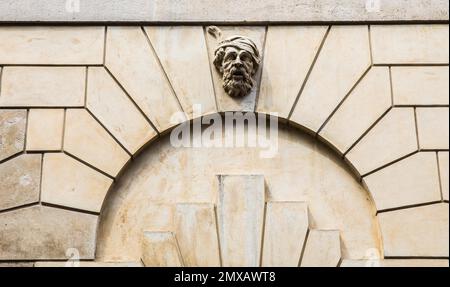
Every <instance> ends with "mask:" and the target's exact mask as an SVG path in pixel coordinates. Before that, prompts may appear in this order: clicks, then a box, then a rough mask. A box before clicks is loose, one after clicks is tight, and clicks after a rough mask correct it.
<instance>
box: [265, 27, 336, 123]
mask: <svg viewBox="0 0 450 287" xmlns="http://www.w3.org/2000/svg"><path fill="white" fill-rule="evenodd" d="M327 28H328V27H327V26H306V27H305V26H270V27H269V28H268V30H267V39H266V45H265V57H264V63H263V72H262V78H261V91H260V93H259V99H258V109H257V110H258V112H264V113H270V112H277V113H278V114H279V115H280V116H281V117H283V118H287V117H288V116H289V113H290V111H291V109H292V106H293V105H294V102H295V99H296V98H297V95H298V93H299V92H300V89H301V86H302V84H303V82H304V81H305V78H306V75H307V73H308V71H309V69H310V67H311V65H312V63H313V60H314V57H315V56H316V54H317V51H318V49H319V47H320V44H321V43H322V40H323V38H324V36H325V32H326V31H327ZM299 51H301V52H300V53H299Z"/></svg>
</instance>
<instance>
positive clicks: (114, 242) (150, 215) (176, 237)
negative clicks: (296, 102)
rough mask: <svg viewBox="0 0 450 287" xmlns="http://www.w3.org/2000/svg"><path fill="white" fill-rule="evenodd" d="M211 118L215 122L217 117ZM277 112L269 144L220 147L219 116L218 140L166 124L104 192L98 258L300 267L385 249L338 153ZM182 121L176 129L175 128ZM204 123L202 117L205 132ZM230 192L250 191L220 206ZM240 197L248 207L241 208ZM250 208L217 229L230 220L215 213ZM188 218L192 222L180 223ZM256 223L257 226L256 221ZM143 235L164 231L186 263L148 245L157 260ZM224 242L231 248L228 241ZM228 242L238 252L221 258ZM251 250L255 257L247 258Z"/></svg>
mask: <svg viewBox="0 0 450 287" xmlns="http://www.w3.org/2000/svg"><path fill="white" fill-rule="evenodd" d="M250 114H251V115H254V114H253V113H250ZM262 116H263V117H264V119H266V118H265V115H262ZM226 117H227V115H222V117H221V116H219V117H218V118H219V120H220V119H222V118H226ZM208 118H214V119H215V120H217V117H215V116H214V115H209V116H208ZM275 119H276V123H277V126H276V128H277V129H278V127H279V130H277V134H276V135H274V134H270V136H269V137H267V138H266V137H264V140H265V141H266V142H265V143H264V144H265V146H261V145H257V146H255V147H253V146H250V147H249V146H247V145H245V146H243V147H242V146H237V147H236V145H233V146H230V147H226V146H224V143H225V142H226V138H229V137H230V134H229V133H227V132H226V128H227V126H226V125H225V122H226V119H225V120H221V124H219V125H220V126H221V127H222V123H223V126H224V129H223V130H220V131H219V132H223V134H220V135H217V134H214V136H215V138H216V139H219V141H220V142H221V143H222V144H221V145H219V146H217V147H214V146H213V147H211V146H204V145H198V146H197V147H194V146H192V145H190V146H189V147H175V146H173V145H174V142H173V141H172V139H171V135H170V132H169V131H167V132H166V133H165V135H163V136H162V137H161V138H160V139H158V140H156V141H154V142H152V143H150V145H149V146H148V147H146V148H145V149H143V151H142V152H141V153H140V154H139V155H137V156H135V158H134V160H133V161H132V162H130V164H129V165H128V166H127V167H125V168H124V171H123V172H121V174H120V176H119V177H118V179H117V181H116V183H115V184H114V185H113V186H112V188H111V190H110V191H109V193H108V195H107V196H106V199H105V202H104V205H103V208H102V211H101V216H100V222H99V231H98V233H97V234H98V238H97V253H96V256H97V258H96V259H97V260H99V261H103V262H105V261H106V262H108V261H109V262H111V261H119V262H140V261H141V260H143V261H147V262H146V263H145V264H147V265H148V266H161V265H164V264H168V265H171V264H172V265H178V264H184V265H185V266H205V265H206V266H220V265H223V266H239V265H244V266H245V265H252V266H259V265H260V264H261V265H263V266H271V264H273V265H274V266H284V265H285V266H297V265H298V264H299V262H300V261H301V260H300V258H301V257H302V259H303V257H305V259H303V260H304V261H303V263H302V266H307V265H308V264H310V265H315V266H337V265H338V264H339V263H340V260H342V259H360V260H361V259H368V258H372V259H374V258H380V257H382V254H381V252H382V243H381V234H380V230H379V227H378V223H377V218H376V209H375V206H374V204H373V202H372V199H371V197H370V195H369V193H368V192H367V191H366V190H365V188H364V187H363V186H362V185H361V184H360V182H359V179H358V177H357V176H355V174H354V173H353V172H352V171H351V170H350V169H349V168H348V165H347V164H346V163H345V162H344V160H343V159H342V158H341V157H340V156H337V155H336V153H335V152H334V151H333V150H332V149H330V148H328V147H326V146H325V145H324V144H323V143H321V142H320V141H319V140H317V139H316V138H314V137H312V136H311V135H310V133H307V132H304V131H301V130H299V129H298V128H297V127H293V126H292V125H288V124H287V121H286V120H284V119H278V118H275ZM199 120H200V118H197V119H194V120H193V121H190V122H188V125H187V126H191V124H192V126H191V131H192V130H194V127H193V126H195V125H196V124H198V123H199ZM207 122H208V123H209V120H208V121H207ZM272 124H273V122H272ZM267 125H269V124H267ZM181 126H184V127H186V125H181ZM181 126H177V127H176V128H175V129H174V130H173V132H179V129H180V128H181ZM236 126H237V127H242V126H243V125H242V124H236ZM207 127H208V125H206V127H205V125H203V129H202V131H203V132H205V130H207V129H208V128H207ZM237 127H236V128H235V131H236V130H238V128H237ZM265 128H267V129H269V126H265ZM264 131H266V130H264ZM268 133H270V131H268ZM257 134H258V136H260V134H261V132H260V131H259V130H258V132H257ZM184 136H186V134H184ZM200 136H201V135H200ZM245 136H246V137H245V139H246V140H248V139H249V138H250V137H248V131H247V133H246V135H245ZM275 136H276V137H277V139H276V146H272V148H276V149H275V150H272V153H271V154H269V155H268V156H267V155H266V154H265V153H264V152H265V151H266V152H267V151H268V148H269V147H268V146H267V141H269V138H270V137H272V138H270V139H271V140H272V142H271V144H274V142H273V137H275ZM190 140H191V141H192V142H194V141H195V139H190ZM197 140H198V138H197ZM255 177H256V179H255ZM227 180H228V181H231V183H227ZM228 185H231V186H232V187H230V188H228ZM233 186H234V187H233ZM233 188H234V190H233ZM233 192H234V193H236V194H240V195H242V194H247V195H248V196H249V198H245V199H243V198H239V196H237V197H236V198H233V201H235V202H233V203H231V206H225V205H224V204H222V201H221V199H222V198H223V197H225V198H226V196H227V195H228V194H233ZM240 200H243V202H239V201H240ZM245 202H247V205H246V204H245ZM248 202H250V203H248ZM261 202H262V204H261ZM242 204H244V205H245V207H239V208H238V206H241V205H242ZM227 208H228V209H227ZM235 208H238V209H240V210H237V211H236V210H234V209H235ZM277 210H278V211H277ZM247 211H249V212H250V213H251V216H250V218H247V220H248V221H249V223H248V226H247V227H248V228H247V229H246V228H244V227H241V228H244V229H242V230H240V231H237V230H233V228H231V230H233V231H231V230H221V228H219V227H221V226H226V225H227V224H226V223H224V224H223V225H222V224H221V223H220V222H221V218H227V217H230V218H233V216H234V217H236V218H239V219H242V220H243V219H244V218H245V216H249V215H248V214H247V215H246V214H245V213H246V212H247ZM355 214H358V216H355ZM280 216H281V217H280ZM186 217H188V218H189V220H187V221H186V222H182V221H180V220H182V219H183V218H186ZM241 217H243V218H241ZM238 221H241V220H238ZM188 226H190V227H191V229H192V230H189V229H190V228H188ZM211 226H213V227H211ZM258 226H259V227H260V228H259V231H258V232H256V231H254V230H253V229H252V227H254V228H258ZM280 226H281V227H280ZM277 228H279V229H277ZM280 228H281V229H280ZM194 229H195V230H196V232H194V231H193V230H194ZM250 229H251V230H250ZM246 232H250V233H249V234H246ZM255 232H256V233H257V235H255ZM280 232H282V233H281V234H280ZM144 233H145V235H144ZM230 233H235V234H241V235H242V236H243V237H247V235H248V237H254V238H258V239H257V240H256V242H258V243H256V242H253V245H251V246H248V245H246V246H244V245H245V244H244V245H243V244H242V242H237V243H234V246H233V238H230ZM146 236H147V237H152V238H153V239H149V240H154V239H155V238H160V236H162V237H164V238H165V240H168V241H173V242H175V243H176V244H175V245H179V247H176V248H175V249H177V250H178V249H179V250H180V254H182V255H180V256H181V257H180V258H182V259H181V260H180V262H183V263H180V262H178V263H177V261H176V260H175V259H173V258H172V259H171V260H169V259H167V258H163V257H164V256H163V255H162V254H171V251H170V250H167V249H158V248H157V247H152V248H151V249H152V251H151V252H154V253H152V254H153V257H154V260H156V261H152V259H149V258H148V257H149V256H150V255H148V254H147V252H149V251H148V250H147V251H145V250H142V249H143V248H144V249H145V248H146V247H143V246H145V243H143V241H145V240H147V239H145V238H147V237H146ZM166 236H168V237H169V238H166ZM172 237H173V238H172ZM231 237H232V236H231ZM170 238H171V239H170ZM307 238H309V241H308V239H307ZM235 239H236V238H235ZM235 239H234V240H235ZM261 240H262V243H261V242H260V241H261ZM280 240H281V241H283V242H284V244H281V243H280ZM196 241H198V242H202V243H201V244H200V245H199V244H198V243H195V242H196ZM226 242H227V243H228V244H230V246H233V247H228V249H227V247H224V246H225V245H226ZM215 243H217V246H214V244H215ZM307 243H308V244H309V245H308V244H307ZM264 246H265V248H264ZM286 246H289V247H290V248H287V249H286ZM148 248H150V247H148ZM153 248H154V249H155V250H153ZM230 248H231V249H233V250H235V252H241V254H234V255H231V257H233V256H234V257H235V258H229V259H228V260H227V258H228V257H227V254H228V253H229V252H228V253H227V250H230ZM246 248H247V249H249V250H246ZM219 249H220V251H219ZM256 249H257V251H256ZM313 250H314V252H320V250H321V251H322V252H323V253H324V254H327V252H329V253H330V254H331V255H330V254H327V255H324V257H325V258H321V257H320V256H319V255H318V254H315V255H314V256H315V258H314V260H316V261H314V260H313V259H312V258H313V257H314V256H312V252H313ZM325 250H326V251H325ZM151 252H150V253H151ZM219 252H220V254H221V255H219V254H218V253H219ZM176 253H177V252H176ZM183 253H184V254H183ZM232 253H233V252H232ZM310 253H311V254H310ZM146 254H147V255H146ZM158 254H159V255H158ZM247 254H252V255H249V256H248V257H246V256H247ZM302 254H306V255H302ZM308 254H310V255H308ZM172 255H173V254H172ZM228 255H230V254H228ZM263 255H264V256H263ZM327 256H329V257H327ZM377 256H378V257H377ZM156 258H159V259H161V260H162V261H164V262H159V261H158V260H157V259H156ZM256 258H257V259H256ZM219 259H220V260H219ZM255 260H256V262H257V263H255ZM168 262H169V263H168Z"/></svg>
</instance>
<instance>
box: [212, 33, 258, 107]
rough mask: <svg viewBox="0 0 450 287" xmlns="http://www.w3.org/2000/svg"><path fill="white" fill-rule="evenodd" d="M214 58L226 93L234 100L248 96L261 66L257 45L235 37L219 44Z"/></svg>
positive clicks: (243, 38)
mask: <svg viewBox="0 0 450 287" xmlns="http://www.w3.org/2000/svg"><path fill="white" fill-rule="evenodd" d="M214 56H215V58H214V65H215V67H216V68H217V70H218V71H219V72H220V73H222V79H223V88H224V89H225V92H226V93H227V94H228V95H230V96H231V97H234V98H239V97H244V96H246V95H248V94H249V93H250V91H251V90H252V88H253V86H254V85H255V80H254V79H253V77H254V76H255V74H256V72H257V71H258V67H259V64H260V56H259V51H258V48H257V47H256V45H255V43H254V42H253V41H252V40H251V39H249V38H247V37H244V36H233V37H231V38H228V39H226V40H224V41H222V42H220V43H219V46H218V47H217V49H216V51H215V53H214Z"/></svg>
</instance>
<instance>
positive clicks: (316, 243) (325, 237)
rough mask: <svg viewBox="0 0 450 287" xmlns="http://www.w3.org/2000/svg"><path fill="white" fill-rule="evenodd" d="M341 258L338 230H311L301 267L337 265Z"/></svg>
mask: <svg viewBox="0 0 450 287" xmlns="http://www.w3.org/2000/svg"><path fill="white" fill-rule="evenodd" d="M340 260H341V240H340V238H339V231H338V230H311V231H310V233H309V235H308V239H307V241H306V245H305V249H304V252H303V257H302V262H301V264H300V266H301V267H337V266H338V264H339V261H340Z"/></svg>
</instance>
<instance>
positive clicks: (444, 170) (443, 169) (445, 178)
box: [438, 152, 449, 201]
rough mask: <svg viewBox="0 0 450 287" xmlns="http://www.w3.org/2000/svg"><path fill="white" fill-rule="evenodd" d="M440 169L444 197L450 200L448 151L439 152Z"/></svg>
mask: <svg viewBox="0 0 450 287" xmlns="http://www.w3.org/2000/svg"><path fill="white" fill-rule="evenodd" d="M438 158H439V171H440V175H441V187H442V197H443V199H444V200H447V201H448V197H449V196H448V194H449V191H448V190H449V187H448V185H449V167H448V166H449V156H448V152H439V153H438Z"/></svg>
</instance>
